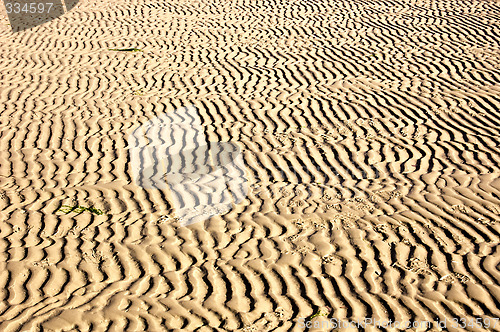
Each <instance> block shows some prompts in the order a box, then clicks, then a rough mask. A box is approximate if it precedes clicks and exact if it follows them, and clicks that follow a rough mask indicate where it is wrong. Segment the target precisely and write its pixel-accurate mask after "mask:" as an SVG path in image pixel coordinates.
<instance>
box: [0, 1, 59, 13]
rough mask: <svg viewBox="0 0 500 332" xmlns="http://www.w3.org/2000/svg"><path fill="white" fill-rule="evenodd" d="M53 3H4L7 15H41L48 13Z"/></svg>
mask: <svg viewBox="0 0 500 332" xmlns="http://www.w3.org/2000/svg"><path fill="white" fill-rule="evenodd" d="M53 5H54V3H51V2H50V3H35V2H33V3H19V2H14V3H10V2H8V3H6V4H5V8H6V9H7V14H11V13H14V14H20V13H26V14H36V13H38V14H41V13H50V10H51V9H52V6H53Z"/></svg>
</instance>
